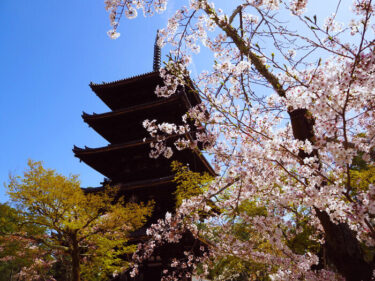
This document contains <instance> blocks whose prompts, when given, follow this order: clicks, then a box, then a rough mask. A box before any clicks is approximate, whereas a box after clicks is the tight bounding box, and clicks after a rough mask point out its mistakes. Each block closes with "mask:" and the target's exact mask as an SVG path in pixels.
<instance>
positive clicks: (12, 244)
mask: <svg viewBox="0 0 375 281" xmlns="http://www.w3.org/2000/svg"><path fill="white" fill-rule="evenodd" d="M22 219H23V218H22V217H21V215H20V214H19V213H18V212H17V210H16V209H14V208H12V207H10V206H9V205H7V204H1V203H0V281H9V280H16V279H15V275H16V274H17V273H18V272H19V271H20V270H21V269H22V268H23V267H27V266H29V265H31V263H32V261H33V258H34V256H35V250H34V249H33V248H29V247H24V242H25V241H24V240H23V239H22V238H20V237H17V236H13V235H12V234H13V233H16V232H18V231H19V230H20V226H19V222H20V221H22ZM22 231H24V232H26V233H28V234H30V235H36V234H43V233H44V232H45V229H44V228H43V227H40V226H38V225H25V226H24V227H22Z"/></svg>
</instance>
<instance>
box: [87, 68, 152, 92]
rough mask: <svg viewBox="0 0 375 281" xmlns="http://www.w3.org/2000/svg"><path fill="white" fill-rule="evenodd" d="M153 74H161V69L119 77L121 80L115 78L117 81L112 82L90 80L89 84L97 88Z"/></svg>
mask: <svg viewBox="0 0 375 281" xmlns="http://www.w3.org/2000/svg"><path fill="white" fill-rule="evenodd" d="M151 74H159V71H151V72H146V73H143V74H139V75H135V76H130V77H127V78H124V79H119V80H115V81H112V82H104V81H103V82H102V83H94V82H92V81H91V82H90V84H89V86H90V87H91V88H93V87H94V88H95V87H103V86H116V84H119V83H124V82H131V80H136V79H139V78H143V77H145V76H148V75H151Z"/></svg>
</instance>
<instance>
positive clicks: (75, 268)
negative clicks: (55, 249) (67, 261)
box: [71, 235, 81, 281]
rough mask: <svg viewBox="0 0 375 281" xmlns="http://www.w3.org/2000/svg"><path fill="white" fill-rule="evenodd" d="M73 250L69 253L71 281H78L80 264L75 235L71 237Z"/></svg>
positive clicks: (79, 278)
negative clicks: (70, 258)
mask: <svg viewBox="0 0 375 281" xmlns="http://www.w3.org/2000/svg"><path fill="white" fill-rule="evenodd" d="M72 242H73V250H72V252H71V256H72V281H80V280H81V277H80V273H81V272H80V263H79V247H78V242H77V239H76V235H73V237H72Z"/></svg>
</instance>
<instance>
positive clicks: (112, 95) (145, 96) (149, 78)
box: [90, 71, 201, 110]
mask: <svg viewBox="0 0 375 281" xmlns="http://www.w3.org/2000/svg"><path fill="white" fill-rule="evenodd" d="M163 83H164V82H163V79H162V78H161V77H160V75H159V72H158V71H154V72H148V73H145V74H142V75H138V76H134V77H130V78H126V79H122V80H117V81H113V82H103V83H101V84H96V83H93V82H91V83H90V87H91V89H92V90H93V91H94V92H95V94H96V95H97V96H98V97H99V98H100V99H101V100H102V101H103V102H104V103H105V104H106V105H107V106H108V107H109V108H110V109H112V110H117V109H121V108H126V107H129V106H134V105H137V104H142V103H147V102H150V101H155V100H157V99H159V98H158V97H157V96H156V94H155V93H154V91H155V88H156V86H157V85H163ZM181 88H182V87H179V88H178V89H177V91H179V89H181ZM185 94H186V95H187V98H188V100H189V103H190V104H191V105H192V106H195V105H197V104H199V103H201V99H200V97H199V95H198V94H197V93H196V91H195V90H192V89H190V90H189V89H187V91H186V93H185Z"/></svg>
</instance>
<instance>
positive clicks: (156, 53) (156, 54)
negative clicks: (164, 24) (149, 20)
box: [153, 29, 161, 71]
mask: <svg viewBox="0 0 375 281" xmlns="http://www.w3.org/2000/svg"><path fill="white" fill-rule="evenodd" d="M158 39H159V29H158V30H157V31H156V39H155V45H154V66H153V70H154V71H159V69H160V59H161V49H160V47H159V45H158Z"/></svg>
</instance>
